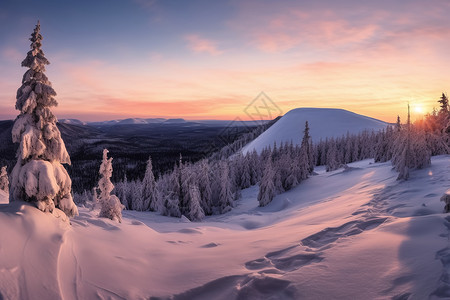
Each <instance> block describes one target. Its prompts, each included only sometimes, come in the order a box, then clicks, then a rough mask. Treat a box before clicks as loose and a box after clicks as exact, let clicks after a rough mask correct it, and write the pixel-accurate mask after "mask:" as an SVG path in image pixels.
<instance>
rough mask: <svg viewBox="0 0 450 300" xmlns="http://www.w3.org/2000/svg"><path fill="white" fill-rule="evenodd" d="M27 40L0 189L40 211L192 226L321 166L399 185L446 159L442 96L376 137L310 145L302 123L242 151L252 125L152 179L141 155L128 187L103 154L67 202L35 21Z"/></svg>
mask: <svg viewBox="0 0 450 300" xmlns="http://www.w3.org/2000/svg"><path fill="white" fill-rule="evenodd" d="M30 40H31V50H30V51H29V52H28V54H27V57H26V58H25V60H24V61H23V62H22V66H23V67H27V68H28V70H27V71H26V72H25V74H24V76H23V80H22V86H21V87H20V88H19V89H18V91H17V103H16V108H17V109H18V110H19V111H20V115H19V116H18V117H17V119H16V120H15V124H14V128H13V131H12V138H13V141H14V142H15V143H18V144H19V148H18V152H17V163H16V165H15V167H14V169H13V170H12V172H11V174H10V175H9V177H10V179H8V175H7V172H6V168H5V167H3V168H2V173H1V175H0V187H1V188H2V189H3V190H8V183H9V182H10V183H11V185H10V187H9V194H10V200H11V201H14V200H15V199H23V200H26V201H31V202H33V203H35V204H36V206H37V207H38V208H39V209H40V210H42V211H52V210H53V209H54V208H55V207H57V208H60V209H61V210H63V211H64V212H65V213H66V214H67V215H68V216H74V215H76V214H77V207H76V206H75V203H77V204H78V205H85V206H90V207H98V206H99V207H101V212H100V216H103V217H108V218H111V219H115V220H117V221H119V222H120V221H121V211H122V209H123V208H124V209H127V210H138V211H157V212H159V213H161V214H162V215H166V216H172V217H181V216H185V217H187V218H188V219H189V220H191V221H201V220H202V219H203V218H204V217H205V216H208V215H212V214H223V213H226V212H228V211H230V210H232V209H233V207H235V205H236V201H238V200H239V198H240V194H241V191H242V190H243V189H246V188H248V187H250V186H254V185H258V186H259V193H258V197H257V198H258V201H259V205H260V206H266V205H267V204H269V203H270V202H271V201H272V199H273V198H274V197H275V196H276V195H277V194H280V193H283V192H285V191H288V190H290V189H292V188H293V187H295V186H297V185H298V184H301V182H302V181H304V180H307V178H308V177H310V176H313V175H314V167H315V166H321V165H324V166H326V171H334V170H336V169H338V168H341V167H344V168H346V164H348V163H352V162H355V161H359V160H363V159H367V158H374V160H375V162H386V161H389V160H390V161H392V165H393V168H394V169H395V170H396V171H397V172H398V180H407V179H408V177H409V171H410V170H414V169H421V168H424V167H426V166H428V165H429V164H430V162H431V159H430V158H431V156H432V155H439V154H448V153H449V132H450V126H449V119H450V118H449V103H448V98H447V96H446V95H445V94H444V93H443V94H442V96H441V98H440V99H439V100H438V103H439V109H438V110H434V111H433V112H432V113H430V114H428V115H426V116H424V118H422V119H420V120H417V121H416V122H414V123H412V122H411V120H410V117H409V105H408V118H407V121H406V122H405V123H404V124H402V122H401V120H400V117H398V118H397V123H396V124H392V125H389V126H387V127H386V129H384V130H382V131H379V132H375V131H363V132H361V133H359V134H349V133H348V134H347V135H344V136H342V137H338V138H327V139H325V140H321V141H320V142H318V143H313V142H312V139H311V136H310V133H309V131H310V128H309V124H308V122H306V123H305V126H304V128H298V135H299V136H300V135H301V136H302V137H303V138H302V141H301V144H294V143H293V142H290V143H283V144H280V145H277V144H274V145H273V146H271V147H269V148H266V149H264V150H262V151H260V152H257V151H256V150H253V151H249V152H247V153H245V154H244V153H243V151H242V147H243V146H245V145H246V144H247V143H248V142H249V141H250V140H251V139H254V138H256V137H257V136H258V135H259V134H260V133H262V132H263V131H264V129H266V128H265V127H264V126H263V127H258V128H257V129H256V130H255V131H254V132H251V133H249V134H246V135H244V136H242V137H240V138H239V139H238V140H235V141H233V142H232V143H231V144H229V145H226V146H225V147H224V148H222V149H221V150H220V151H218V152H216V153H213V154H212V155H210V156H209V157H205V158H203V159H201V160H199V161H196V162H190V161H184V160H183V157H182V156H181V154H180V157H179V161H177V162H174V167H173V170H171V171H170V172H166V173H163V174H157V175H158V176H157V177H156V176H155V174H154V173H153V168H152V159H151V157H149V158H148V161H147V166H146V170H145V174H141V176H140V178H142V179H141V180H139V179H138V180H131V181H128V180H127V178H126V176H125V178H123V180H122V181H119V182H116V183H115V184H113V183H112V182H111V180H110V178H111V176H112V172H113V168H112V159H113V158H108V157H107V154H108V150H107V149H105V150H104V151H103V160H102V162H101V165H100V169H99V175H100V180H99V182H98V185H97V186H96V187H95V188H94V189H92V190H85V191H84V192H83V193H81V194H74V195H73V193H72V191H71V180H70V177H69V175H68V173H67V171H66V169H65V168H64V167H63V165H64V164H65V165H67V164H70V157H69V154H68V152H67V150H66V148H65V145H64V142H63V140H62V139H61V134H60V132H59V130H58V128H57V127H56V122H57V119H56V117H55V116H54V115H53V114H52V112H51V110H50V108H51V107H52V106H56V105H57V102H56V100H55V98H54V97H55V96H56V92H55V91H54V89H53V88H52V87H51V83H50V81H49V80H48V78H47V77H46V76H45V73H44V72H45V65H47V64H49V62H48V60H47V59H46V58H45V56H44V53H43V51H42V49H41V40H42V36H41V34H40V25H39V23H38V25H37V26H36V28H35V30H34V32H33V34H32V36H31V38H30ZM100 154H101V153H99V156H100ZM72 195H73V199H72Z"/></svg>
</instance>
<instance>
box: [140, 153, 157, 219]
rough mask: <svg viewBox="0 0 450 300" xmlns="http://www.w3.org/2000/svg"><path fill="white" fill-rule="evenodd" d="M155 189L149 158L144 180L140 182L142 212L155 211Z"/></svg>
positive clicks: (150, 159)
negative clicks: (142, 203) (142, 202)
mask: <svg viewBox="0 0 450 300" xmlns="http://www.w3.org/2000/svg"><path fill="white" fill-rule="evenodd" d="M155 187H156V182H155V175H153V166H152V158H151V157H149V158H148V161H147V168H146V169H145V176H144V180H143V181H142V198H143V201H144V210H151V211H156V210H157V203H156V190H155Z"/></svg>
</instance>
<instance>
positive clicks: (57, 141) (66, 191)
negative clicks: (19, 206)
mask: <svg viewBox="0 0 450 300" xmlns="http://www.w3.org/2000/svg"><path fill="white" fill-rule="evenodd" d="M30 41H31V46H30V47H31V50H30V51H29V52H28V53H27V57H26V58H25V59H24V60H23V61H22V66H23V67H27V68H28V70H27V71H26V72H25V74H24V75H23V78H22V86H21V87H20V88H19V89H18V90H17V97H16V100H17V101H16V109H17V110H19V111H20V114H19V116H17V118H16V120H15V122H14V127H13V129H12V140H13V142H14V143H20V144H19V148H18V150H17V163H16V165H15V167H14V169H13V171H12V174H11V188H10V193H9V195H10V201H15V200H25V201H29V202H33V203H35V205H36V206H37V207H38V208H39V209H40V210H42V211H50V212H51V211H53V209H54V208H55V207H57V208H59V209H61V210H62V211H63V212H64V213H65V214H66V215H67V216H69V217H72V216H75V215H77V214H78V209H77V207H76V206H75V203H74V202H73V199H72V194H71V190H72V181H71V179H70V177H69V174H68V173H67V171H66V169H64V167H63V165H62V164H69V165H70V157H69V154H68V153H67V150H66V147H65V145H64V141H63V140H62V139H61V133H60V132H59V130H58V128H57V127H56V122H57V119H56V117H55V116H54V115H53V113H52V111H51V110H50V108H51V107H53V106H56V105H57V104H58V103H57V102H56V99H55V98H54V97H55V96H56V92H55V90H54V89H53V88H52V85H51V83H50V81H49V80H48V78H47V76H45V74H44V72H45V66H46V65H48V64H49V61H48V60H47V59H46V58H45V56H44V52H43V51H42V49H41V46H42V43H41V41H42V35H41V34H40V24H39V22H38V23H37V25H36V28H35V29H34V31H33V33H32V34H31V38H30Z"/></svg>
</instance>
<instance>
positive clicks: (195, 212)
mask: <svg viewBox="0 0 450 300" xmlns="http://www.w3.org/2000/svg"><path fill="white" fill-rule="evenodd" d="M189 193H190V199H191V201H190V209H189V220H191V221H201V220H202V219H203V218H204V217H205V213H204V212H203V209H202V207H201V205H200V202H201V200H200V191H199V190H198V187H197V186H195V185H191V186H190V187H189Z"/></svg>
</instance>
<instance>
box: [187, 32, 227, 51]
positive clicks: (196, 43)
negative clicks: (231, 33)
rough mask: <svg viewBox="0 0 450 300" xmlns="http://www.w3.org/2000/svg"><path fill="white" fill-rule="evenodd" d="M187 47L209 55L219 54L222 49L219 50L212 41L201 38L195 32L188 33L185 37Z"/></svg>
mask: <svg viewBox="0 0 450 300" xmlns="http://www.w3.org/2000/svg"><path fill="white" fill-rule="evenodd" d="M185 39H186V40H187V42H188V47H189V49H191V50H192V51H194V52H196V53H208V54H210V55H219V54H222V53H223V51H221V50H219V49H218V48H217V46H216V43H215V42H214V41H211V40H208V39H205V38H202V37H200V36H198V35H196V34H190V35H187V36H186V37H185Z"/></svg>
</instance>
